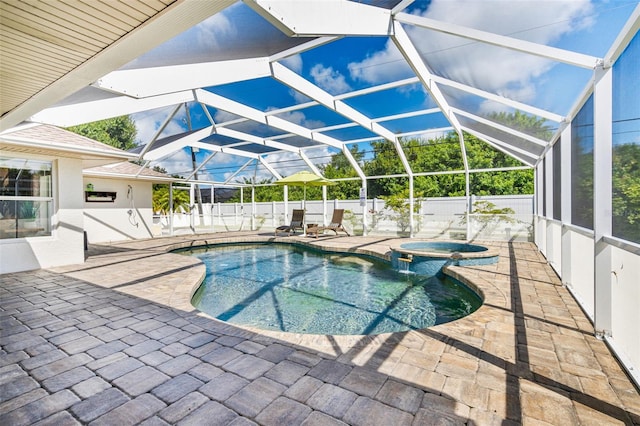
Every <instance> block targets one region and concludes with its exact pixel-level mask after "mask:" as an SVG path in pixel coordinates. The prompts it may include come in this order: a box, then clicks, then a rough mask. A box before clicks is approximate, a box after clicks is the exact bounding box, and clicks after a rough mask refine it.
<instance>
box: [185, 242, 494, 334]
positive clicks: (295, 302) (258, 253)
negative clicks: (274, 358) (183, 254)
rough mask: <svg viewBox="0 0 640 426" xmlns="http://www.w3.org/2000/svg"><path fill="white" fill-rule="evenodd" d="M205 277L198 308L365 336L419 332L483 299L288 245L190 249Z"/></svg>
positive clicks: (233, 318) (362, 259)
mask: <svg viewBox="0 0 640 426" xmlns="http://www.w3.org/2000/svg"><path fill="white" fill-rule="evenodd" d="M190 253H191V254H192V255H194V256H197V257H198V258H200V259H201V260H202V261H203V262H204V263H205V265H206V268H207V275H206V278H205V280H204V282H203V284H202V285H201V286H200V288H199V289H198V290H197V292H196V293H195V294H194V296H193V299H192V304H193V306H195V307H196V308H197V309H199V310H201V311H203V312H205V313H207V314H209V315H211V316H213V317H215V318H217V319H219V320H222V321H226V322H229V323H233V324H239V325H245V326H251V327H256V328H260V329H266V330H277V331H285V332H295V333H308V334H351V335H363V334H366V335H369V334H379V333H387V332H396V331H406V330H410V329H421V328H426V327H430V326H433V325H435V324H441V323H445V322H449V321H452V320H455V319H458V318H461V317H463V316H466V315H468V314H470V313H471V312H473V311H475V310H476V309H478V308H479V307H480V305H481V303H482V301H481V299H480V298H479V297H478V295H477V294H476V293H474V292H473V291H472V290H470V289H469V288H468V287H466V286H464V285H462V284H461V283H459V282H457V281H455V280H453V279H450V278H437V277H426V276H419V275H403V274H400V273H398V272H397V271H395V270H393V269H392V268H391V266H390V264H389V262H385V261H383V260H378V259H375V258H373V257H369V256H359V255H352V254H335V253H324V252H318V251H311V250H307V249H303V248H300V247H295V246H291V245H274V244H268V245H265V244H262V245H260V244H253V245H224V246H211V247H208V248H206V249H202V250H193V251H191V252H190Z"/></svg>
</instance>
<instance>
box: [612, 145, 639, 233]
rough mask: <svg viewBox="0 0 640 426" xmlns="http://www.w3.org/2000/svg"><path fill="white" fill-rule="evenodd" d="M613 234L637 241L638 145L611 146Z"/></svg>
mask: <svg viewBox="0 0 640 426" xmlns="http://www.w3.org/2000/svg"><path fill="white" fill-rule="evenodd" d="M612 166H613V197H612V202H613V234H614V235H615V236H618V237H621V238H624V239H626V240H629V241H633V242H636V243H640V144H635V143H628V144H621V145H615V146H614V147H613V164H612Z"/></svg>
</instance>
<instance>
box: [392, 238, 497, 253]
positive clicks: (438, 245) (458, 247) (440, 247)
mask: <svg viewBox="0 0 640 426" xmlns="http://www.w3.org/2000/svg"><path fill="white" fill-rule="evenodd" d="M400 248H403V249H408V250H414V251H428V252H431V253H456V252H460V253H475V252H481V251H487V248H486V247H483V246H479V245H476V244H467V243H452V242H444V241H443V242H438V241H435V242H434V241H429V242H423V241H418V242H414V243H405V244H402V245H401V246H400Z"/></svg>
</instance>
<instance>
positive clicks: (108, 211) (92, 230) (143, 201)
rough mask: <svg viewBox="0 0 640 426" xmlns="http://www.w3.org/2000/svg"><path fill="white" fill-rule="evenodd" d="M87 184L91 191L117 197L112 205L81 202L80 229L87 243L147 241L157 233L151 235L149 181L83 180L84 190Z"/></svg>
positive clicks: (152, 231)
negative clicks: (144, 239) (82, 215)
mask: <svg viewBox="0 0 640 426" xmlns="http://www.w3.org/2000/svg"><path fill="white" fill-rule="evenodd" d="M89 183H91V184H92V185H93V190H94V191H111V192H116V194H117V195H116V199H115V201H114V202H112V203H111V202H86V201H84V229H85V230H86V231H87V238H88V240H89V242H90V243H101V242H109V241H122V240H132V239H138V238H150V237H152V236H153V235H154V234H155V235H157V234H158V232H159V230H158V232H155V231H154V230H155V228H154V227H153V224H152V222H153V210H152V185H151V182H142V181H134V180H121V179H105V178H93V177H85V178H84V188H86V186H87V184H89ZM129 188H131V189H129ZM83 191H84V189H83ZM83 194H84V192H83ZM83 200H84V198H83ZM129 212H131V213H129Z"/></svg>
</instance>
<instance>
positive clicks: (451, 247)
mask: <svg viewBox="0 0 640 426" xmlns="http://www.w3.org/2000/svg"><path fill="white" fill-rule="evenodd" d="M497 261H498V252H497V250H495V249H489V248H488V247H484V246H481V245H478V244H468V243H461V242H457V241H451V242H450V241H414V242H410V243H403V244H400V245H398V246H394V247H391V265H392V266H393V267H394V268H396V269H397V270H399V271H401V272H406V273H416V274H424V275H435V274H438V273H441V270H442V268H443V267H445V266H449V265H451V266H471V265H490V264H492V263H496V262H497Z"/></svg>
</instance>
